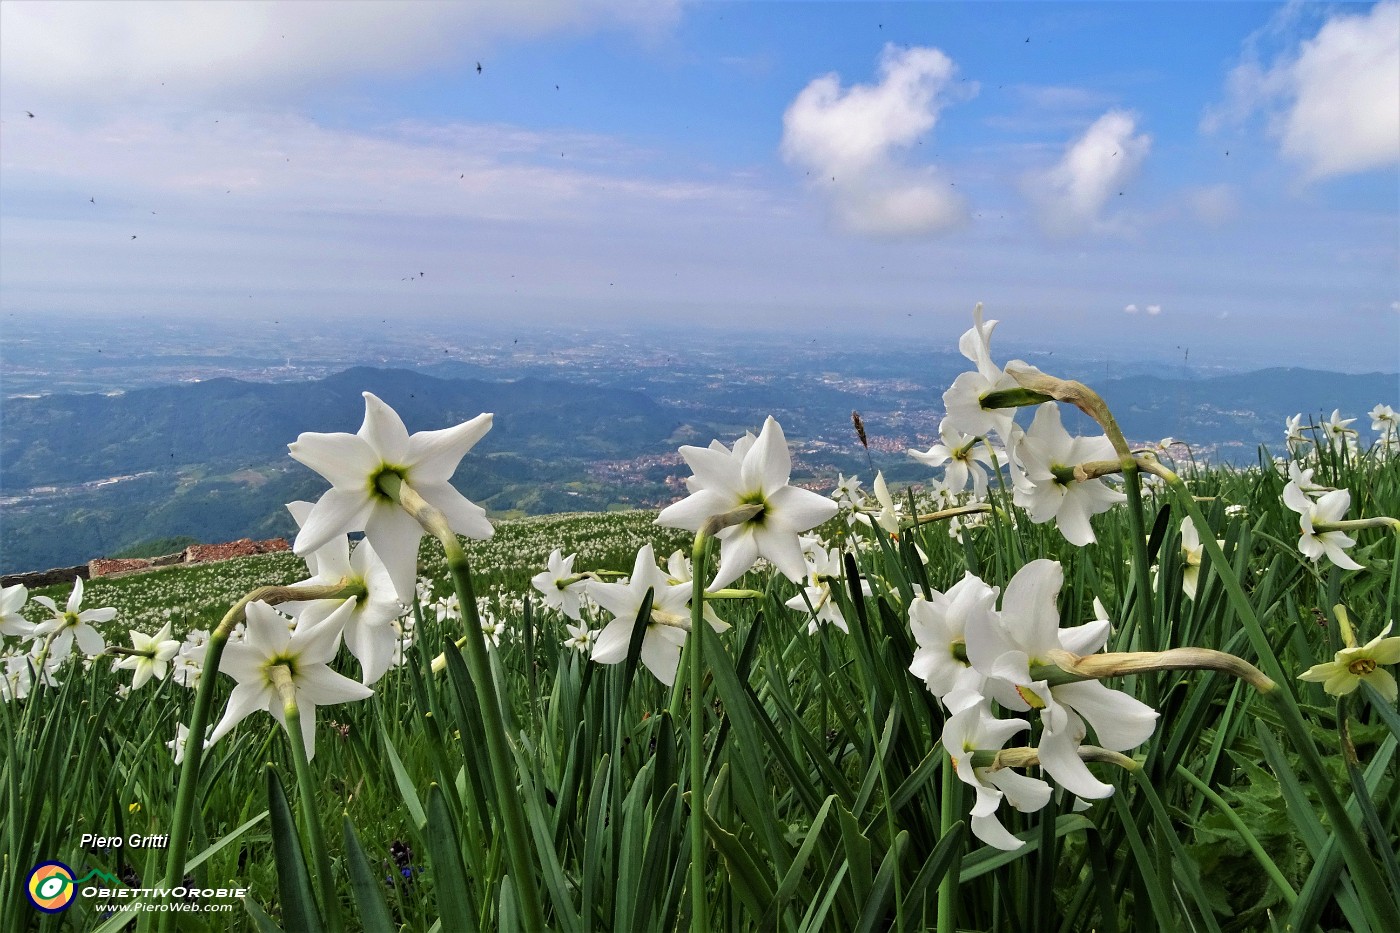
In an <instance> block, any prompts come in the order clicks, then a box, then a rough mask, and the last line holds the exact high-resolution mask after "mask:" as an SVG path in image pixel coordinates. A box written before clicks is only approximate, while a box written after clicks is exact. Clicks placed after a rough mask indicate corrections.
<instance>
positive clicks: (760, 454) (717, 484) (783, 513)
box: [656, 416, 836, 590]
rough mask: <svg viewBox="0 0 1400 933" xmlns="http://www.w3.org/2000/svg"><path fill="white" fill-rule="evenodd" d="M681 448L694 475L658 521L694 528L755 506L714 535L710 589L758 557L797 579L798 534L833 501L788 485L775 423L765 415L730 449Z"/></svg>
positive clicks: (786, 460) (787, 459) (828, 511)
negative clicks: (715, 558)
mask: <svg viewBox="0 0 1400 933" xmlns="http://www.w3.org/2000/svg"><path fill="white" fill-rule="evenodd" d="M680 453H681V456H682V457H684V458H685V461H686V463H687V464H688V465H689V466H690V469H691V470H692V472H693V473H694V475H693V476H691V477H690V478H689V479H687V480H686V487H687V488H688V489H689V490H690V495H689V496H687V497H686V498H684V499H682V500H681V501H680V502H676V503H673V504H671V505H668V506H667V507H666V508H664V509H662V510H661V514H660V515H659V516H657V519H656V521H657V524H659V525H665V526H667V527H670V528H682V529H685V530H686V531H695V532H698V531H699V530H700V529H701V528H703V527H704V526H705V523H706V522H708V521H709V520H710V519H711V518H714V517H715V516H719V515H724V514H725V513H727V512H732V511H734V510H735V509H738V508H741V507H743V506H750V505H756V506H759V507H760V511H759V512H758V514H757V515H755V516H753V517H752V518H750V519H748V520H747V521H745V522H742V523H740V524H738V525H730V526H729V527H727V528H724V529H722V530H720V531H719V532H718V533H717V534H716V535H715V537H717V538H718V539H719V541H720V560H719V569H718V571H716V574H715V578H714V580H713V581H711V583H710V586H709V589H712V590H717V589H722V588H723V587H725V586H727V585H728V584H730V583H732V582H734V581H735V580H737V579H739V577H740V576H742V575H743V574H744V573H745V572H746V571H747V570H748V569H749V568H750V567H752V566H753V565H754V562H755V561H757V560H758V559H759V558H760V557H764V558H767V559H768V560H769V561H770V562H771V563H772V564H773V566H775V567H777V568H778V570H779V571H781V572H782V573H783V575H784V576H786V577H787V578H788V579H789V580H792V581H793V582H797V581H799V580H801V579H802V577H803V576H804V575H805V573H806V562H805V561H804V560H803V559H802V546H801V545H800V544H798V542H797V536H798V535H799V534H801V533H802V532H804V531H808V530H810V529H812V528H815V527H816V526H817V525H820V524H821V523H822V522H824V521H826V520H827V519H829V518H831V517H832V516H833V515H835V514H836V503H835V502H832V501H831V500H830V499H828V498H827V497H825V496H821V495H818V494H817V493H815V492H812V491H810V490H807V489H801V488H799V487H796V486H789V485H788V479H789V478H790V477H791V475H792V457H791V455H790V454H789V453H788V448H787V438H786V437H784V436H783V428H782V426H781V425H780V424H778V422H777V421H776V420H774V419H773V418H772V417H771V416H770V417H769V418H768V420H767V421H765V422H764V423H763V430H762V431H761V432H759V435H758V437H756V438H754V439H753V440H751V441H750V440H749V439H748V438H747V437H746V438H740V439H739V441H737V442H735V444H734V449H733V450H732V451H731V450H728V449H726V448H725V447H724V445H723V444H720V443H719V442H717V441H716V442H715V443H713V444H711V445H710V446H709V447H682V448H681V449H680Z"/></svg>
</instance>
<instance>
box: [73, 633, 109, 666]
mask: <svg viewBox="0 0 1400 933" xmlns="http://www.w3.org/2000/svg"><path fill="white" fill-rule="evenodd" d="M73 637H74V638H76V639H77V640H78V647H79V648H81V649H82V651H83V654H85V655H87V656H88V657H90V658H95V657H97V656H98V655H99V654H101V653H102V652H103V651H104V650H105V649H106V647H107V643H106V642H105V641H103V640H102V636H101V635H99V634H97V630H96V629H95V628H93V627H92V626H90V625H78V626H75V627H74V628H73Z"/></svg>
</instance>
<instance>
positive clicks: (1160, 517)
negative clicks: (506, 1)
mask: <svg viewBox="0 0 1400 933" xmlns="http://www.w3.org/2000/svg"><path fill="white" fill-rule="evenodd" d="M996 323H997V322H995V321H987V320H984V319H983V316H982V313H981V309H980V307H979V308H978V310H977V312H976V313H975V315H974V322H973V327H972V328H971V329H970V330H969V331H968V332H967V333H966V334H964V335H963V337H962V339H961V341H960V342H959V349H960V350H961V352H962V354H963V355H964V356H965V357H966V358H967V360H968V362H969V364H970V367H969V370H968V371H967V372H966V373H964V374H963V375H961V376H959V377H958V378H957V379H956V380H955V381H954V382H953V383H952V385H951V386H950V387H949V389H948V391H947V392H946V393H945V395H944V397H943V401H944V408H945V410H946V413H947V414H946V418H945V420H944V422H943V425H942V427H941V430H940V438H939V443H937V444H935V445H934V446H933V447H931V448H930V449H929V450H927V451H910V452H909V453H910V455H911V456H913V457H914V458H916V459H917V460H918V461H919V462H920V463H922V464H924V465H925V466H927V467H928V470H929V481H928V482H927V483H924V484H921V485H919V486H918V487H916V488H907V489H891V488H890V487H889V486H888V485H887V484H886V483H885V481H884V478H883V476H881V475H879V474H878V473H877V474H875V475H873V476H867V477H846V476H842V477H840V478H839V482H838V483H837V484H836V487H835V490H834V491H831V490H823V491H814V490H811V489H807V488H803V487H801V486H797V485H793V484H792V482H791V479H792V469H793V465H792V461H791V458H790V456H789V453H788V444H787V439H786V437H785V435H784V432H783V429H782V426H781V425H780V424H779V423H778V422H777V421H775V420H774V419H772V418H768V419H767V420H766V421H764V422H763V423H762V424H761V425H756V426H755V427H756V433H755V432H750V433H748V434H746V435H745V436H743V437H740V438H722V439H716V440H715V441H714V442H713V443H711V444H710V445H709V446H708V447H689V446H688V447H682V448H681V449H680V453H681V456H682V457H683V459H684V461H685V463H686V466H687V467H688V468H689V472H690V475H689V476H688V477H687V478H686V480H685V483H686V491H687V494H686V495H684V496H682V497H680V498H678V500H677V501H676V502H674V503H673V504H671V505H669V506H668V507H667V508H665V509H663V510H662V511H661V512H660V514H659V515H657V514H652V513H639V512H632V513H617V514H605V515H584V516H549V517H546V518H540V519H529V520H522V521H514V522H502V523H499V524H494V523H492V522H491V521H490V520H488V518H487V516H486V514H485V512H484V511H483V510H482V509H481V508H479V507H478V506H477V505H475V504H474V503H473V502H472V501H471V500H470V498H469V497H470V495H471V491H470V490H469V489H462V490H459V489H457V488H455V487H454V486H453V485H452V484H451V482H450V480H451V477H452V476H453V474H454V473H455V471H456V469H457V466H458V464H459V463H460V462H461V460H462V459H463V458H464V457H466V456H469V455H470V451H471V448H472V446H473V445H474V444H475V443H476V442H477V441H478V440H480V438H481V437H482V436H484V435H485V434H486V432H487V431H489V430H490V428H491V425H492V416H491V415H490V414H482V415H479V416H478V417H476V418H473V419H471V420H470V421H467V422H464V423H463V424H460V425H456V426H450V427H447V428H442V429H437V430H422V431H418V432H417V433H410V432H409V429H408V427H407V426H405V425H404V423H403V422H402V421H401V420H400V418H399V417H398V415H397V414H396V413H395V412H394V411H393V409H392V408H390V407H389V406H388V405H386V404H385V403H384V402H383V401H381V400H380V399H378V398H376V397H375V396H373V395H371V394H369V393H365V418H364V423H363V425H362V427H361V428H360V430H359V432H358V433H355V434H349V433H319V432H316V431H314V430H309V431H308V432H307V433H304V434H302V435H301V436H300V437H299V438H297V439H296V440H295V442H294V443H292V444H291V445H290V451H291V455H292V456H293V457H294V458H295V459H296V460H297V461H299V462H300V463H302V464H304V465H305V466H306V467H307V468H308V469H311V470H313V471H315V472H316V473H318V474H320V475H321V476H323V477H324V478H325V479H326V481H327V483H328V484H329V488H328V489H327V491H326V492H325V493H324V494H323V495H322V497H321V498H320V499H318V500H317V501H316V502H314V503H312V502H299V503H289V504H288V505H287V507H288V509H289V511H290V512H291V514H292V515H293V517H294V518H295V519H296V521H297V523H298V525H299V527H300V532H299V534H298V536H297V539H296V542H295V544H294V548H293V549H294V552H295V553H294V554H280V555H269V556H265V557H256V558H244V559H241V560H237V561H231V562H227V563H225V564H221V565H215V566H206V567H198V568H188V569H186V568H178V569H166V570H161V571H157V572H153V573H150V574H145V575H140V576H133V577H127V578H121V579H114V580H103V581H92V582H90V583H87V584H85V583H84V582H83V581H81V580H79V581H75V582H74V584H73V585H72V586H71V587H68V586H63V587H53V588H50V589H48V590H46V591H44V592H34V593H30V592H28V591H26V590H25V589H24V588H23V587H11V588H7V589H5V590H4V592H3V594H2V595H0V633H2V634H3V637H4V647H3V656H0V737H2V740H3V742H4V751H5V757H4V764H3V768H0V854H2V855H3V858H0V892H3V894H0V931H23V930H30V929H37V930H59V929H81V930H100V931H102V933H109V931H117V930H124V929H138V930H145V931H170V930H186V929H190V930H227V929H246V930H257V931H269V930H287V931H328V933H338V931H346V930H369V931H392V930H412V931H458V930H530V931H534V930H560V931H568V933H586V931H601V930H675V929H689V930H701V931H704V930H760V931H768V930H793V931H817V930H842V931H845V930H910V931H913V930H937V931H939V933H951V931H955V930H964V931H966V930H986V931H1001V930H1032V931H1066V933H1073V931H1082V930H1096V931H1116V930H1193V931H1194V930H1200V931H1233V930H1280V931H1281V930H1317V929H1321V930H1356V931H1375V933H1381V931H1384V930H1390V929H1394V918H1395V917H1396V916H1397V915H1400V905H1397V892H1400V852H1398V851H1397V850H1400V842H1397V835H1400V834H1397V821H1400V813H1397V801H1400V793H1397V791H1396V781H1397V775H1400V769H1397V763H1396V746H1397V742H1400V713H1397V708H1396V701H1397V688H1396V681H1395V679H1394V675H1393V673H1392V670H1391V669H1392V668H1393V666H1394V665H1395V664H1396V663H1397V662H1400V635H1391V634H1390V632H1391V626H1392V625H1393V624H1394V622H1395V616H1396V608H1397V606H1400V520H1397V518H1396V517H1395V516H1397V515H1400V421H1397V416H1396V414H1395V412H1394V411H1393V410H1392V409H1391V408H1390V407H1389V406H1388V405H1385V404H1378V405H1377V406H1376V407H1375V408H1374V409H1373V410H1372V411H1371V412H1370V413H1369V418H1368V419H1367V420H1359V419H1358V418H1349V417H1343V415H1342V413H1341V412H1333V414H1332V416H1331V417H1330V418H1327V419H1322V420H1321V421H1308V420H1305V419H1304V418H1303V417H1302V416H1301V415H1299V416H1298V417H1296V418H1293V419H1289V421H1288V423H1287V424H1286V425H1283V426H1281V438H1280V445H1279V451H1280V456H1279V457H1277V458H1273V457H1271V456H1269V455H1268V453H1267V452H1262V451H1261V456H1260V462H1259V464H1258V466H1257V467H1254V468H1251V469H1245V470H1235V469H1226V468H1219V467H1209V466H1205V465H1200V464H1196V463H1194V462H1193V461H1192V459H1191V458H1190V456H1189V449H1190V448H1189V444H1187V443H1182V442H1178V441H1176V440H1174V439H1170V438H1168V439H1164V440H1163V441H1162V442H1160V443H1157V444H1152V445H1148V446H1145V447H1143V446H1133V445H1130V444H1129V443H1128V441H1127V440H1126V439H1125V438H1124V437H1123V436H1122V434H1121V432H1120V431H1119V430H1118V427H1117V424H1116V422H1115V420H1114V417H1113V414H1112V412H1111V411H1110V410H1109V408H1108V406H1107V405H1106V404H1105V403H1104V401H1103V400H1102V399H1101V398H1100V397H1099V396H1098V395H1096V394H1095V393H1094V392H1093V390H1092V388H1090V387H1087V386H1084V385H1081V384H1079V383H1076V382H1070V381H1065V380H1061V379H1058V378H1056V377H1055V376H1053V375H1051V374H1048V373H1045V372H1042V371H1040V370H1039V369H1037V368H1036V367H1034V366H1031V365H1029V364H1027V363H1024V362H1021V361H1011V362H1008V363H1006V364H1004V365H1002V364H1000V363H998V362H996V359H995V357H994V355H993V352H992V348H991V338H992V333H993V330H994V328H995V326H996ZM1070 408H1073V409H1077V410H1078V411H1080V412H1082V413H1083V414H1084V415H1086V416H1087V417H1088V419H1090V421H1091V422H1092V423H1093V424H1094V425H1096V426H1097V431H1098V433H1096V434H1090V435H1080V436H1076V435H1072V434H1070V433H1069V431H1068V430H1067V429H1066V427H1065V425H1066V419H1065V418H1064V417H1063V416H1064V414H1065V412H1066V410H1067V409H1070ZM854 418H855V429H856V435H857V436H858V437H859V439H860V442H862V443H864V442H866V440H867V438H866V437H865V433H864V427H863V425H862V423H861V421H860V419H859V416H854ZM1081 420H1082V419H1081ZM1368 423H1369V430H1366V428H1367V424H1368ZM1353 425H1355V427H1354V426H1353ZM308 427H317V426H308ZM1186 440H1187V441H1189V439H1186ZM853 442H854V441H853ZM1183 450H1184V451H1187V454H1186V455H1185V456H1178V457H1176V458H1173V457H1172V456H1170V455H1169V452H1180V451H1183ZM192 737H195V740H194V741H191V738H192ZM59 863H61V865H59ZM56 865H57V866H58V867H55V866H56ZM59 868H61V869H62V870H63V872H62V873H58V874H55V872H59ZM92 878H97V879H99V880H98V881H92V880H90V879H92ZM221 905H222V906H230V907H231V908H232V909H231V910H224V911H220V912H215V911H214V910H212V909H206V908H214V907H218V906H221Z"/></svg>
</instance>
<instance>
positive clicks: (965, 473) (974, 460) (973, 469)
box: [909, 418, 992, 500]
mask: <svg viewBox="0 0 1400 933" xmlns="http://www.w3.org/2000/svg"><path fill="white" fill-rule="evenodd" d="M938 433H939V437H940V438H941V440H942V443H941V444H934V445H933V446H932V447H930V448H929V449H928V450H923V451H919V450H912V449H911V450H910V451H909V456H911V457H913V458H914V459H915V460H917V461H919V462H920V463H922V464H924V465H925V466H931V467H941V466H943V464H945V463H946V464H948V468H947V469H946V470H944V471H943V485H944V486H945V487H946V488H947V489H948V491H949V492H962V491H963V490H964V489H966V488H967V484H968V482H969V481H971V483H972V496H973V498H974V499H979V500H980V499H982V498H984V497H985V496H986V495H987V474H988V473H990V472H991V470H992V456H991V454H989V453H988V452H987V449H986V447H985V446H984V444H983V442H982V438H980V437H976V436H972V437H969V436H968V435H966V434H963V433H961V432H959V431H957V430H955V429H954V428H953V427H952V426H951V425H949V424H948V420H947V419H946V418H945V419H943V423H942V424H941V425H939V428H938Z"/></svg>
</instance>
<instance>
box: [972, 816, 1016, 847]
mask: <svg viewBox="0 0 1400 933" xmlns="http://www.w3.org/2000/svg"><path fill="white" fill-rule="evenodd" d="M971 828H972V835H974V836H976V837H977V838H978V839H981V840H982V841H983V842H985V843H986V844H987V845H989V846H992V847H993V848H997V849H1001V850H1003V851H1006V852H1011V851H1014V850H1016V849H1019V848H1021V846H1023V845H1025V844H1026V843H1025V842H1024V841H1023V840H1021V839H1017V838H1016V837H1015V836H1013V835H1011V833H1009V832H1007V831H1006V827H1005V826H1002V825H1001V821H1000V820H998V819H997V818H996V814H992V815H991V816H974V817H973V818H972V823H971Z"/></svg>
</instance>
